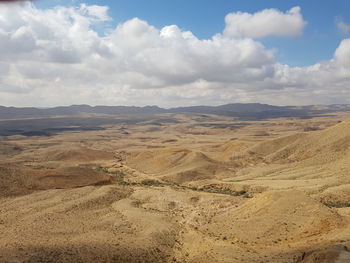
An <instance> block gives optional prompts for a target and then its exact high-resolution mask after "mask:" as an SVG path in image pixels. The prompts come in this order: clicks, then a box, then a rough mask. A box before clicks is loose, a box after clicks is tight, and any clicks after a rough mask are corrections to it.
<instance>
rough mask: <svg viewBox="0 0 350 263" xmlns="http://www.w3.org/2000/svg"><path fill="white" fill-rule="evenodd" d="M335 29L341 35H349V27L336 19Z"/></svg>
mask: <svg viewBox="0 0 350 263" xmlns="http://www.w3.org/2000/svg"><path fill="white" fill-rule="evenodd" d="M336 25H337V28H338V30H339V32H340V33H341V34H344V35H346V34H350V25H349V24H347V23H345V22H344V21H342V20H339V19H337V21H336Z"/></svg>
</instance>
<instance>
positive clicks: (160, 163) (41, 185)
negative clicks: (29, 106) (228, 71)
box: [0, 105, 350, 263]
mask: <svg viewBox="0 0 350 263" xmlns="http://www.w3.org/2000/svg"><path fill="white" fill-rule="evenodd" d="M255 106H256V105H255ZM344 107H345V106H344ZM226 108H227V109H228V108H231V109H232V108H234V106H233V105H231V106H227V107H226ZM316 108H317V107H313V112H312V114H309V115H308V114H303V115H302V116H300V111H299V110H300V109H298V112H297V114H295V112H293V111H292V112H289V114H288V116H287V117H286V116H285V115H286V112H284V113H283V116H278V114H277V116H276V114H275V113H274V114H273V116H266V117H265V116H261V114H260V115H259V114H256V113H254V112H253V111H252V112H251V113H250V116H234V114H233V113H232V114H231V113H230V114H228V112H227V111H225V112H224V111H215V112H214V113H210V112H208V111H205V110H203V109H201V110H203V113H200V112H193V111H190V110H188V109H187V110H184V109H181V110H178V112H153V113H149V114H146V115H140V114H139V113H136V114H135V113H134V114H130V113H129V114H128V112H126V113H124V114H119V115H116V114H109V115H108V114H106V113H105V114H102V113H98V114H96V113H91V112H90V113H84V114H83V115H81V114H80V115H79V114H76V113H74V114H73V115H74V116H73V115H69V114H65V115H62V116H58V115H57V116H35V115H33V116H17V115H16V116H14V117H11V116H10V115H8V114H7V113H6V114H3V116H7V117H6V118H5V117H3V119H2V120H0V127H1V129H0V132H1V135H2V137H1V140H0V156H1V158H0V233H1V235H0V262H7V263H18V262H26V263H27V262H28V263H29V262H117V263H127V262H128V263H132V262H135V263H136V262H182V263H213V262H223V263H236V262H237V263H241V262H242V263H243V262H246V263H253V262H257V263H262V262H270V263H299V262H307V263H311V262H324V263H326V262H334V263H345V262H350V251H349V248H350V178H349V172H350V112H348V110H347V108H346V107H345V108H344V109H343V110H340V108H339V107H336V109H338V110H334V109H332V110H330V109H328V111H327V109H324V108H317V109H316ZM6 110H9V109H6ZM289 110H290V109H289ZM316 110H320V112H315V111H316ZM152 111H154V109H153V110H152ZM157 111H158V110H157ZM174 111H175V110H174ZM186 111H187V112H186ZM198 111H200V109H198ZM258 112H260V113H261V111H258ZM277 112H278V111H277ZM316 113H317V114H316ZM293 114H295V115H296V116H294V117H293ZM254 116H259V117H258V118H253V117H254ZM22 126H23V127H25V129H24V128H23V127H22ZM11 127H12V128H11ZM21 127H22V128H21Z"/></svg>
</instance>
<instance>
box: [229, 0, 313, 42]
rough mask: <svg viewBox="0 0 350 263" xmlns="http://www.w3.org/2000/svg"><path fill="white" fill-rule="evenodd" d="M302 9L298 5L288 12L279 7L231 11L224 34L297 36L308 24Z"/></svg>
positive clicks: (254, 36)
mask: <svg viewBox="0 0 350 263" xmlns="http://www.w3.org/2000/svg"><path fill="white" fill-rule="evenodd" d="M300 11H301V9H300V7H298V6H296V7H293V8H291V9H290V10H289V11H287V12H286V13H282V12H280V11H279V10H277V9H264V10H262V11H260V12H257V13H255V14H249V13H242V12H237V13H230V14H228V15H227V16H226V18H225V22H226V28H225V30H224V35H225V36H230V37H249V38H260V37H265V36H297V35H300V34H301V33H302V30H303V28H304V27H305V26H306V24H307V22H306V21H304V19H303V16H302V15H301V13H300Z"/></svg>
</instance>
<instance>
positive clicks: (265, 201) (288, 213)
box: [203, 190, 344, 246]
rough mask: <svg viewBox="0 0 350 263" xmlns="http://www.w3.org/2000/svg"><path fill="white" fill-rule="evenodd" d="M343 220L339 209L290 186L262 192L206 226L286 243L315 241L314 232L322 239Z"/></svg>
mask: <svg viewBox="0 0 350 263" xmlns="http://www.w3.org/2000/svg"><path fill="white" fill-rule="evenodd" d="M267 215H268V216H267ZM343 224H344V222H343V219H342V217H341V216H340V215H339V214H337V213H336V212H335V211H333V210H331V209H329V208H328V207H326V206H324V205H322V204H320V203H319V202H317V201H315V200H313V199H312V198H310V197H308V196H307V195H305V194H304V193H303V192H301V191H297V190H287V191H271V192H266V193H264V194H261V195H258V196H256V197H254V198H252V199H250V200H248V201H247V202H245V203H244V204H243V205H241V206H239V207H238V208H232V209H229V210H228V211H225V212H223V213H221V214H218V215H217V216H216V217H214V218H213V220H212V222H211V223H210V224H208V225H204V226H203V229H206V228H208V229H209V232H210V233H211V234H212V235H214V236H217V237H220V238H223V237H225V239H227V240H230V241H233V242H248V243H255V244H259V246H283V245H284V244H291V243H298V242H301V241H302V240H310V241H309V242H314V241H315V240H313V238H314V236H318V237H319V238H320V237H321V239H322V236H324V235H327V234H329V233H330V232H331V231H333V230H335V229H337V228H341V226H342V225H343ZM311 240H313V241H311Z"/></svg>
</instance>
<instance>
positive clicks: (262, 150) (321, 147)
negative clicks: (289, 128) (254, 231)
mask: <svg viewBox="0 0 350 263" xmlns="http://www.w3.org/2000/svg"><path fill="white" fill-rule="evenodd" d="M349 147H350V121H345V122H342V123H339V124H337V125H335V126H333V127H331V128H328V129H326V130H323V131H317V132H312V133H303V134H295V135H291V136H287V137H282V138H278V139H273V140H268V141H265V142H263V143H261V144H259V145H257V146H254V147H252V148H251V149H249V153H250V154H252V155H256V156H261V157H263V158H264V159H265V160H267V161H270V162H274V161H277V162H281V161H282V162H295V161H304V160H308V161H310V162H312V163H314V164H323V163H328V162H331V161H335V160H338V159H340V158H343V157H345V156H347V155H349V154H350V148H349Z"/></svg>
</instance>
